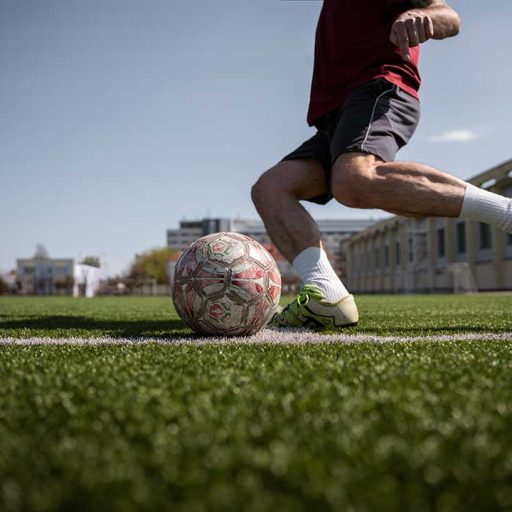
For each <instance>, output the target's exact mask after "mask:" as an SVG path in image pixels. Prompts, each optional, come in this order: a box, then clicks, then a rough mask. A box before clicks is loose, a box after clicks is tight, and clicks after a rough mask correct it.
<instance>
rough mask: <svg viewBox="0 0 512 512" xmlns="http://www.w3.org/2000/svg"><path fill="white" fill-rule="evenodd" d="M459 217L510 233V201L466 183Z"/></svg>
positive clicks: (511, 228)
mask: <svg viewBox="0 0 512 512" xmlns="http://www.w3.org/2000/svg"><path fill="white" fill-rule="evenodd" d="M460 217H461V218H462V219H469V220H476V221H479V222H486V223H487V224H493V225H495V226H498V227H499V228H500V229H502V230H503V231H506V232H507V233H512V199H510V198H508V197H504V196H500V195H499V194H494V193H493V192H489V191H488V190H484V189H482V188H478V187H475V186H474V185H471V184H470V183H468V185H467V187H466V193H465V194H464V201H463V203H462V210H461V212H460Z"/></svg>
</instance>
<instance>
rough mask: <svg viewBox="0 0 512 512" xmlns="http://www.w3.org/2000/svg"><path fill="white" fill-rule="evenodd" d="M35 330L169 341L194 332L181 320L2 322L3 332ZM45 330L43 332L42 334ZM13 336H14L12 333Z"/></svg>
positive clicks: (55, 318) (62, 317)
mask: <svg viewBox="0 0 512 512" xmlns="http://www.w3.org/2000/svg"><path fill="white" fill-rule="evenodd" d="M27 329H28V330H32V331H34V336H44V331H52V336H54V333H55V331H56V330H62V331H82V332H77V333H76V335H77V336H88V335H90V336H98V331H100V332H101V335H104V336H111V337H120V338H133V337H141V336H144V337H151V338H162V339H164V338H168V337H170V336H173V337H180V338H181V337H183V338H188V337H190V336H191V331H189V330H188V329H186V327H184V325H183V323H182V322H181V321H180V320H173V319H170V320H98V319H95V318H88V317H86V316H67V315H55V316H45V317H41V318H28V319H26V320H8V321H1V320H0V332H1V331H17V330H24V331H26V330H27ZM41 331H42V332H41ZM9 334H12V333H9ZM73 334H74V333H72V332H67V333H66V332H63V335H64V336H69V335H73Z"/></svg>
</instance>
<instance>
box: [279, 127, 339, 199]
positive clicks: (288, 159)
mask: <svg viewBox="0 0 512 512" xmlns="http://www.w3.org/2000/svg"><path fill="white" fill-rule="evenodd" d="M274 169H276V173H278V174H279V178H280V179H282V180H284V182H286V183H288V182H290V183H291V184H292V185H293V186H294V187H297V188H298V189H300V194H299V195H300V197H299V195H297V197H298V198H299V199H301V200H305V201H311V202H313V203H317V204H326V203H327V202H328V201H330V200H331V199H332V196H331V194H330V192H329V183H330V177H331V154H330V145H329V138H328V137H327V136H326V135H325V134H324V133H322V132H320V131H318V132H317V133H316V134H315V135H313V137H311V138H310V139H308V140H307V141H306V142H304V143H303V144H301V145H300V146H299V147H298V148H297V149H295V150H294V151H292V152H291V153H290V154H288V155H286V156H285V157H284V158H283V159H282V160H281V162H280V163H279V164H278V165H277V166H276V167H275V168H274Z"/></svg>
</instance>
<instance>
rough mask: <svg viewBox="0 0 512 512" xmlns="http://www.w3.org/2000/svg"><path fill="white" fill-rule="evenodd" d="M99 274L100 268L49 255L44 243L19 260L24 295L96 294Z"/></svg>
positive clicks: (19, 275) (20, 282) (18, 272)
mask: <svg viewBox="0 0 512 512" xmlns="http://www.w3.org/2000/svg"><path fill="white" fill-rule="evenodd" d="M100 273H101V271H100V269H99V268H96V267H91V266H89V265H81V264H78V263H75V260H74V259H72V258H50V257H49V256H48V253H47V252H46V250H45V249H44V248H43V247H42V246H38V248H37V249H36V254H35V255H34V257H33V258H21V259H18V260H17V274H18V281H19V285H20V292H21V293H22V294H24V295H70V296H74V297H79V296H83V297H93V296H94V295H95V294H96V292H97V290H98V288H99V284H100V275H101V274H100Z"/></svg>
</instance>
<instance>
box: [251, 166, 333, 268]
mask: <svg viewBox="0 0 512 512" xmlns="http://www.w3.org/2000/svg"><path fill="white" fill-rule="evenodd" d="M326 193H327V183H326V179H325V171H324V170H323V168H322V166H321V165H320V163H319V162H317V161H316V160H312V159H298V160H288V161H284V162H279V163H278V164H277V165H276V166H275V167H272V168H271V169H270V170H268V171H267V172H266V173H264V174H263V175H262V176H261V177H260V178H259V180H258V181H257V182H256V184H255V185H254V186H253V187H252V191H251V195H252V200H253V202H254V205H255V206H256V209H257V210H258V213H259V214H260V217H261V218H262V220H263V222H264V224H265V228H266V229H267V233H268V234H269V236H270V238H271V239H272V241H273V242H274V244H275V245H276V247H277V248H278V249H279V251H280V252H281V254H282V255H283V256H284V257H285V258H286V259H287V260H288V261H290V262H293V260H294V259H295V258H296V257H297V256H298V255H299V254H300V253H301V252H302V251H304V250H305V249H307V248H308V247H320V232H319V231H318V226H317V225H316V223H315V221H314V220H313V218H312V217H311V215H310V214H309V213H308V212H307V211H306V209H305V208H304V207H303V206H302V205H301V204H300V202H299V201H302V200H307V199H311V198H313V197H317V196H322V195H324V194H326Z"/></svg>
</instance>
